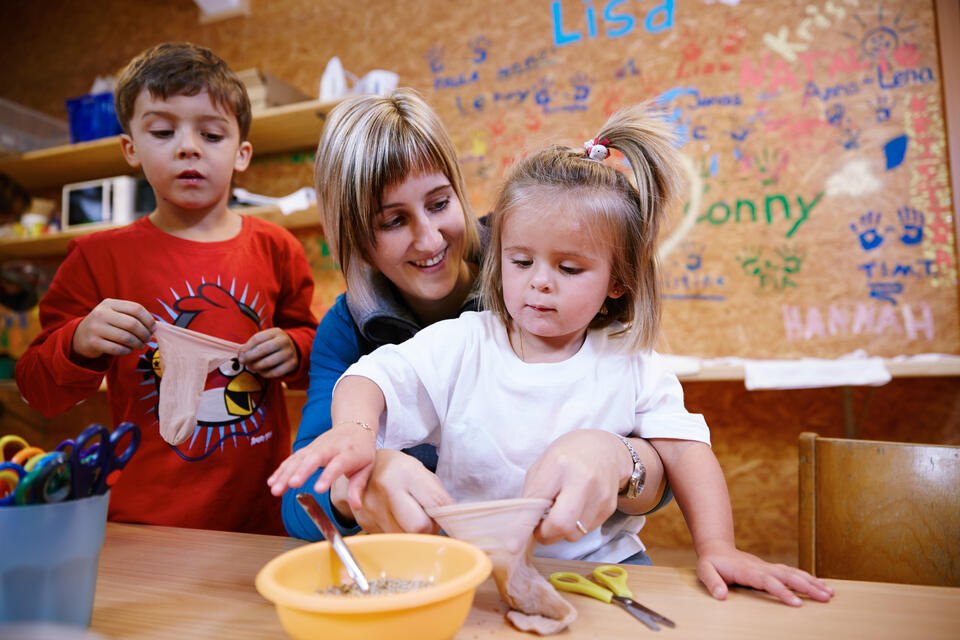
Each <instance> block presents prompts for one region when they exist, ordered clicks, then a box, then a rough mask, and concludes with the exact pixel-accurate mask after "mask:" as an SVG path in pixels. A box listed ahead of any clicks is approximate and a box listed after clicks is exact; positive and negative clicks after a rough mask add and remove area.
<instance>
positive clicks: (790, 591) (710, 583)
mask: <svg viewBox="0 0 960 640" xmlns="http://www.w3.org/2000/svg"><path fill="white" fill-rule="evenodd" d="M697 576H699V578H700V582H702V583H703V585H704V586H705V587H706V588H707V591H709V592H710V593H711V594H712V595H713V597H714V598H716V599H717V600H725V599H726V598H727V592H728V589H727V585H728V584H738V585H741V586H744V587H752V588H754V589H757V590H760V591H766V592H767V593H769V594H771V595H773V596H776V597H777V598H780V599H781V600H783V601H784V602H785V603H787V604H789V605H791V606H794V607H799V606H800V605H801V604H802V601H801V599H800V598H799V597H798V596H797V594H801V595H805V596H809V597H810V598H812V599H813V600H817V601H818V602H829V601H830V598H832V597H833V593H834V592H833V589H832V588H830V587H829V586H827V583H826V582H824V581H823V580H821V579H819V578H815V577H813V576H811V575H810V574H809V573H807V572H806V571H802V570H800V569H797V568H796V567H788V566H787V565H784V564H771V563H769V562H766V561H764V560H761V559H760V558H758V557H756V556H754V555H751V554H749V553H745V552H743V551H739V550H737V549H736V548H734V547H732V546H729V545H725V544H723V545H715V548H709V549H708V550H707V551H705V552H704V553H702V554H701V555H700V557H699V558H698V559H697Z"/></svg>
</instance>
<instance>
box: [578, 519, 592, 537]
mask: <svg viewBox="0 0 960 640" xmlns="http://www.w3.org/2000/svg"><path fill="white" fill-rule="evenodd" d="M577 529H580V533H582V534H583V535H587V534H588V533H590V532H589V531H587V528H586V527H585V526H583V523H582V522H580V521H579V520H577Z"/></svg>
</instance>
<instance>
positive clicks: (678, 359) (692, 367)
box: [660, 353, 701, 376]
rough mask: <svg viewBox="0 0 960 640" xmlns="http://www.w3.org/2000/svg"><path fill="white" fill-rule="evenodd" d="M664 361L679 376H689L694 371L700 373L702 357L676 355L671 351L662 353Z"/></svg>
mask: <svg viewBox="0 0 960 640" xmlns="http://www.w3.org/2000/svg"><path fill="white" fill-rule="evenodd" d="M660 356H661V357H662V358H663V361H664V363H665V364H666V365H667V367H669V369H670V370H671V371H673V373H674V374H675V375H677V376H688V375H692V374H694V373H700V368H701V367H700V358H696V357H694V356H676V355H673V354H670V353H662V354H660Z"/></svg>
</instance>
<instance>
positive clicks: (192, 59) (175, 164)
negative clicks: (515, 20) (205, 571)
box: [16, 43, 316, 534]
mask: <svg viewBox="0 0 960 640" xmlns="http://www.w3.org/2000/svg"><path fill="white" fill-rule="evenodd" d="M116 104H117V115H118V118H119V120H120V123H121V125H122V126H123V129H124V134H123V135H122V136H121V149H122V151H123V155H124V157H125V158H126V160H127V162H128V163H129V164H130V165H131V166H133V167H142V169H143V172H144V174H145V176H146V178H147V180H148V181H149V182H150V184H151V186H152V187H153V190H154V193H155V194H156V199H157V208H156V210H155V211H153V212H152V213H151V214H150V215H149V216H147V217H146V218H142V219H140V220H137V221H136V222H134V223H132V224H130V225H128V226H126V227H123V228H120V229H112V230H108V231H102V232H99V233H94V234H90V235H86V236H82V237H79V238H76V239H74V240H73V241H71V243H70V247H69V249H68V253H67V257H66V259H65V260H64V262H63V264H62V265H61V266H60V268H59V270H58V271H57V274H56V276H55V277H54V280H53V283H52V284H51V286H50V289H49V291H48V293H47V295H46V296H45V297H44V299H43V301H42V302H41V303H40V321H41V324H42V327H43V330H42V332H41V334H40V335H39V336H37V339H36V340H34V342H33V343H32V344H31V345H30V347H29V348H28V350H27V352H26V353H25V354H24V355H23V357H22V358H21V359H20V360H19V361H18V362H17V368H16V379H17V385H18V387H19V388H20V392H21V393H22V394H23V396H24V398H25V399H26V400H27V402H29V403H30V405H31V406H32V407H34V408H35V409H37V410H39V411H40V412H42V413H43V414H45V415H47V416H53V415H55V414H58V413H60V412H63V411H65V410H67V409H69V408H70V407H72V406H73V405H74V404H76V403H77V402H80V401H82V400H83V399H84V398H85V397H87V396H89V395H90V394H92V393H93V392H95V391H96V390H97V389H98V387H99V386H100V383H101V380H102V379H103V377H104V375H106V377H107V388H108V391H107V392H108V398H109V402H110V411H111V416H112V419H113V422H114V424H118V423H120V422H121V421H124V420H130V421H132V422H134V423H136V424H137V425H138V426H140V428H141V431H142V432H143V439H142V441H141V443H140V447H139V449H138V450H137V452H136V455H135V456H134V458H133V460H131V462H130V464H129V465H127V467H126V468H125V469H124V472H123V474H122V475H121V477H120V479H119V481H118V482H117V484H116V485H115V486H114V487H113V489H112V490H111V499H110V516H109V517H110V519H112V520H119V521H127V522H144V523H150V524H159V525H169V526H182V527H195V528H206V529H222V530H235V531H249V532H257V533H276V534H282V533H284V530H283V526H282V524H281V520H280V502H279V501H277V500H273V499H272V498H271V496H270V494H269V492H268V491H267V490H266V489H265V479H266V477H267V476H268V475H269V474H270V472H271V471H272V470H273V469H274V468H275V467H276V466H277V465H278V464H279V463H280V461H282V460H283V459H284V457H286V455H288V454H289V453H290V427H289V423H288V420H287V414H286V405H285V403H284V398H283V389H282V387H281V384H280V382H281V381H284V382H286V383H287V384H288V385H289V386H293V387H297V386H299V387H304V386H306V382H307V364H308V362H307V360H309V359H308V358H304V357H301V356H302V354H307V353H309V352H310V345H311V342H312V340H313V335H314V330H315V327H316V320H315V319H314V316H313V314H312V312H311V311H310V301H311V296H312V291H313V281H312V279H311V276H310V270H309V267H308V264H307V260H306V256H305V254H304V252H303V248H302V247H301V246H300V244H299V243H298V242H297V240H296V239H295V238H294V237H293V236H292V235H291V234H290V233H289V232H287V231H286V230H284V229H282V228H280V227H278V226H276V225H273V224H271V223H267V222H264V221H262V220H258V219H256V218H253V217H247V216H240V215H238V214H237V213H236V212H234V211H231V210H229V209H228V208H227V202H228V199H229V196H230V181H231V177H232V175H233V172H234V171H243V170H244V169H246V168H247V165H248V164H249V162H250V155H251V152H252V147H251V145H250V143H249V142H248V141H247V140H246V137H247V133H248V131H249V128H250V101H249V98H248V97H247V93H246V90H245V89H244V86H243V84H242V83H241V82H240V80H239V79H238V78H237V76H236V74H234V73H233V71H231V70H230V69H229V67H227V65H226V63H224V61H223V60H221V59H220V58H219V57H217V56H216V55H215V54H213V53H212V52H211V51H209V50H208V49H205V48H202V47H197V46H194V45H191V44H186V43H168V44H161V45H158V46H156V47H153V48H152V49H149V50H147V51H145V52H143V53H142V54H140V55H139V56H137V57H136V58H134V59H133V60H132V61H131V62H130V63H129V64H128V65H127V66H126V68H124V70H123V71H122V72H121V73H120V77H119V79H118V85H117V94H116ZM158 322H168V323H170V324H173V325H176V326H180V327H185V328H188V329H191V330H194V331H199V332H201V333H205V334H209V335H212V336H215V337H218V338H223V339H225V340H229V341H232V342H238V343H241V344H243V347H242V348H241V350H240V353H239V354H238V357H237V358H235V359H233V360H231V361H228V362H227V363H225V364H223V365H221V366H220V367H219V369H218V370H214V371H213V372H211V373H210V375H209V376H208V377H207V380H206V382H205V387H204V391H203V399H202V400H201V402H200V407H199V409H198V413H197V426H196V429H195V431H194V432H193V434H192V436H191V437H190V438H189V439H187V440H186V441H185V442H183V443H181V444H178V445H172V444H168V443H167V442H165V441H164V440H163V439H162V438H161V437H160V435H159V430H158V423H157V402H158V391H157V390H158V388H159V383H160V378H161V377H162V376H163V358H162V355H161V354H158V350H157V346H156V342H155V341H154V340H151V334H152V333H153V329H154V326H155V324H156V323H158ZM77 430H78V432H79V430H80V427H79V426H78V428H77Z"/></svg>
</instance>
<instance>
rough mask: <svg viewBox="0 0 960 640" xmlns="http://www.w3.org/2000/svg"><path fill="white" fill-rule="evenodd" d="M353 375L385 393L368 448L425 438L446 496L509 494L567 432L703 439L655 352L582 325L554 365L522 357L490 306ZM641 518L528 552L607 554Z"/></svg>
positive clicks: (375, 356) (619, 556) (632, 538)
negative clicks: (583, 330)
mask: <svg viewBox="0 0 960 640" xmlns="http://www.w3.org/2000/svg"><path fill="white" fill-rule="evenodd" d="M353 375H356V376H363V377H366V378H369V379H370V380H372V381H373V382H375V383H376V384H377V385H378V386H379V387H380V389H381V390H382V391H383V395H384V398H385V399H386V407H387V410H386V412H384V414H383V416H381V421H380V433H379V435H378V438H377V441H378V446H379V447H381V448H389V449H404V448H407V447H411V446H414V445H417V444H422V443H425V442H427V443H430V444H433V445H435V446H436V447H437V453H438V464H437V476H438V477H439V479H440V482H441V483H442V484H443V486H444V488H446V490H447V491H449V492H450V495H452V496H453V497H454V499H456V500H457V501H458V502H472V501H478V500H496V499H503V498H517V497H520V495H521V492H522V490H523V482H524V477H525V475H526V472H527V469H528V468H529V467H530V465H531V464H533V462H534V461H535V460H536V459H537V458H538V457H539V456H540V455H541V453H543V451H544V450H545V449H546V448H547V446H548V445H549V444H550V443H551V442H553V441H554V440H556V439H557V438H558V437H560V436H561V435H563V434H565V433H568V432H570V431H574V430H576V429H603V430H606V431H611V432H613V433H618V434H620V435H622V436H630V435H635V436H639V437H642V438H674V439H682V440H697V441H699V442H704V443H706V444H708V445H709V444H710V432H709V429H708V428H707V425H706V422H705V421H704V419H703V416H701V415H699V414H691V413H689V412H688V411H687V410H686V409H685V408H684V406H683V389H682V388H681V386H680V382H679V380H677V377H676V376H675V375H674V374H673V373H672V371H670V370H669V369H668V368H667V367H666V366H665V364H664V363H663V361H662V358H661V357H660V356H659V355H658V354H657V353H656V352H653V351H650V352H647V353H636V352H629V351H627V350H626V349H623V348H622V341H620V340H618V339H617V338H612V337H610V335H609V333H608V332H607V331H589V332H588V334H587V339H586V340H585V341H584V344H583V346H582V347H581V348H580V350H579V351H578V352H577V353H576V354H575V355H573V356H571V357H570V358H568V359H567V360H564V361H563V362H552V363H536V364H531V363H527V362H524V361H522V360H521V359H520V358H519V357H517V355H516V354H515V353H514V351H513V349H512V348H511V347H510V342H509V339H508V337H507V331H506V327H505V326H504V325H503V323H502V322H501V321H500V320H499V319H498V318H497V317H496V316H495V315H494V314H493V313H492V312H490V311H483V312H467V313H464V314H462V315H461V316H460V317H459V318H455V319H452V320H445V321H442V322H438V323H435V324H433V325H430V326H429V327H426V328H424V329H423V330H421V331H420V332H419V333H417V334H416V335H415V336H414V337H413V338H411V339H410V340H407V341H406V342H404V343H403V344H399V345H386V346H383V347H380V348H379V349H377V350H376V351H374V352H373V353H371V354H369V355H366V356H364V357H362V358H361V359H360V360H359V361H358V362H357V363H355V364H354V365H352V366H351V367H350V368H349V369H347V371H346V372H345V373H344V376H353ZM341 379H342V378H341ZM607 462H608V461H606V460H598V461H597V463H598V464H606V463H607ZM643 523H644V518H643V516H627V515H625V514H622V513H619V512H617V513H614V514H613V516H611V517H610V518H609V519H608V520H607V521H606V522H605V523H604V524H603V526H601V527H598V528H596V529H594V530H593V531H591V532H590V533H589V534H587V535H585V536H584V537H583V538H581V539H580V540H578V541H577V542H573V543H571V542H566V541H561V542H558V543H556V544H552V545H549V546H540V547H538V549H537V552H536V554H537V555H540V556H546V557H554V558H569V559H584V560H595V561H602V562H619V561H621V560H624V559H626V558H628V557H629V556H631V555H633V554H635V553H636V552H638V551H642V550H643V549H644V547H643V545H642V544H641V543H640V541H639V540H638V539H637V536H636V535H632V534H636V532H638V531H639V530H640V529H641V528H642V527H643Z"/></svg>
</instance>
